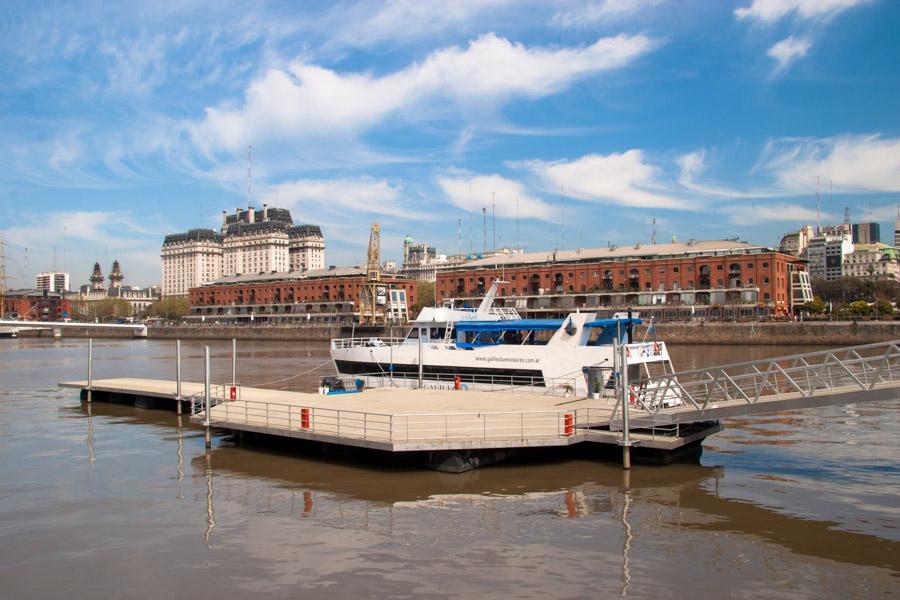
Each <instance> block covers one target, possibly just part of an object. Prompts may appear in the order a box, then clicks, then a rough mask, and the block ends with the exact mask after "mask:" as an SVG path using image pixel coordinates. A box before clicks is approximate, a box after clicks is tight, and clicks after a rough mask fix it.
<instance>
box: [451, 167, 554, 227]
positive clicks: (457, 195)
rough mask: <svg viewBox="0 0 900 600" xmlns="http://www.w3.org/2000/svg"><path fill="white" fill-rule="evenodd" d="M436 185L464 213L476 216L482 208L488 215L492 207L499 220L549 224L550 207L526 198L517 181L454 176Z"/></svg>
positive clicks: (499, 176) (479, 176)
mask: <svg viewBox="0 0 900 600" xmlns="http://www.w3.org/2000/svg"><path fill="white" fill-rule="evenodd" d="M437 181H438V185H439V186H440V188H441V189H442V190H443V191H444V195H445V196H446V197H447V199H448V200H449V201H450V202H451V203H453V204H454V205H455V206H457V207H459V208H461V209H463V210H464V211H466V212H469V213H480V212H481V209H482V208H486V209H487V210H488V212H491V209H492V205H493V207H495V208H496V211H497V216H498V217H501V218H508V219H514V218H516V217H517V216H518V217H520V218H523V219H540V220H542V221H552V220H553V211H552V208H551V207H550V205H548V204H547V203H545V202H543V201H542V200H540V199H538V198H535V197H534V196H532V195H530V194H529V193H528V192H527V191H526V189H525V187H524V186H523V185H522V184H521V183H519V182H518V181H514V180H512V179H507V178H506V177H503V176H501V175H496V174H494V175H471V174H468V173H454V174H451V175H447V176H443V177H438V180H437Z"/></svg>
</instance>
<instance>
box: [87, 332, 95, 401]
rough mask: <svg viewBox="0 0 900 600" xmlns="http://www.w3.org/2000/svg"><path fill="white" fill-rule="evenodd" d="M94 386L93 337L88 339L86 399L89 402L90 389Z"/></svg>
mask: <svg viewBox="0 0 900 600" xmlns="http://www.w3.org/2000/svg"><path fill="white" fill-rule="evenodd" d="M93 387H94V338H89V339H88V373H87V401H88V403H90V402H91V391H92V390H93Z"/></svg>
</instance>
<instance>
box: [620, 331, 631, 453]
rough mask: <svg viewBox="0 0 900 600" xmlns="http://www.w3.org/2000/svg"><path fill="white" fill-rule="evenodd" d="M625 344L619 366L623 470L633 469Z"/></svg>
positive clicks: (622, 346) (621, 351) (621, 350)
mask: <svg viewBox="0 0 900 600" xmlns="http://www.w3.org/2000/svg"><path fill="white" fill-rule="evenodd" d="M626 348H627V347H626V346H625V345H624V344H623V345H621V346H619V352H620V353H621V354H620V356H619V365H620V366H621V368H622V468H623V469H630V468H631V438H630V435H629V432H628V402H629V400H630V394H629V389H628V352H627V350H626Z"/></svg>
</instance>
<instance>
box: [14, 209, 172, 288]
mask: <svg viewBox="0 0 900 600" xmlns="http://www.w3.org/2000/svg"><path fill="white" fill-rule="evenodd" d="M172 231H173V228H172V226H171V224H169V223H166V222H165V221H163V220H161V219H160V218H159V217H150V218H147V217H146V216H143V217H141V218H138V217H136V216H135V215H133V214H131V213H129V212H122V211H87V210H74V211H52V212H49V213H42V214H30V213H28V214H24V215H22V217H21V220H19V221H18V222H16V223H14V224H11V225H10V226H9V227H6V228H5V229H3V235H4V237H5V239H6V242H7V243H8V244H9V247H8V254H9V257H10V260H9V263H8V264H9V270H10V272H11V273H13V274H15V275H16V276H17V277H18V279H17V280H16V281H15V287H29V286H32V285H34V280H33V276H34V274H35V273H36V272H39V271H45V270H50V269H51V268H52V267H53V260H54V259H56V261H57V266H58V268H61V269H62V270H65V271H70V272H71V274H72V277H73V280H72V285H73V286H77V285H80V284H81V283H87V281H86V278H87V275H88V274H89V273H90V268H91V267H92V266H93V264H94V262H95V261H100V262H101V263H103V262H104V261H105V260H107V255H108V260H109V262H110V263H111V262H112V260H113V259H114V258H118V259H119V260H120V261H122V267H123V269H125V270H126V276H127V277H128V280H127V281H126V283H127V284H129V285H138V284H140V285H149V284H152V283H157V282H158V280H159V248H160V243H161V239H162V236H163V235H165V234H166V233H171V232H172ZM101 266H103V268H104V270H106V269H108V268H109V265H101ZM82 278H83V279H82Z"/></svg>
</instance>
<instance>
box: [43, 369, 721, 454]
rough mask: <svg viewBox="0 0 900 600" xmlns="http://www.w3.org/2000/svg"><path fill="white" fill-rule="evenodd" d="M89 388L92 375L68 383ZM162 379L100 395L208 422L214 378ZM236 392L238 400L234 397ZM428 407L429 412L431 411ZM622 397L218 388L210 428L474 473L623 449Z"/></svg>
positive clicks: (646, 433) (668, 438) (661, 443)
mask: <svg viewBox="0 0 900 600" xmlns="http://www.w3.org/2000/svg"><path fill="white" fill-rule="evenodd" d="M60 386H62V387H68V388H75V389H80V390H82V397H86V394H87V388H88V383H87V381H72V382H63V383H60ZM176 388H177V382H176V381H165V380H153V379H126V378H121V379H102V380H95V381H93V382H92V385H91V393H92V396H93V399H94V400H95V401H112V402H127V403H133V404H136V405H138V406H145V407H159V408H176V407H177V404H178V403H182V405H183V406H184V408H185V410H186V411H187V412H190V413H191V421H192V422H194V423H196V424H198V425H206V424H207V423H206V414H205V411H204V406H203V403H202V399H203V395H204V384H202V383H194V382H182V383H181V389H182V398H181V400H178V399H177V395H176ZM232 398H233V399H232ZM423 408H424V409H426V410H423ZM613 415H614V400H612V399H599V400H593V399H590V398H588V399H584V398H582V399H574V398H566V397H563V396H557V395H551V394H545V395H540V394H533V393H523V392H517V391H455V390H443V389H420V390H417V389H408V388H397V387H381V388H367V389H365V390H364V391H362V392H359V393H343V394H328V395H324V394H313V393H304V392H288V391H280V390H270V389H263V388H252V387H242V386H230V385H224V386H222V385H217V386H213V387H212V391H211V401H210V410H209V423H208V424H209V426H210V427H215V428H219V429H227V430H230V431H233V432H248V433H252V434H262V435H267V436H277V437H283V438H294V439H300V440H309V441H314V442H322V443H325V444H329V445H332V446H339V447H348V448H360V449H366V450H371V451H380V452H387V453H416V454H418V455H420V456H421V455H422V454H423V453H424V454H427V455H428V459H427V460H426V461H424V463H425V466H431V467H434V468H440V469H441V470H451V471H455V472H457V471H464V470H468V469H469V468H473V467H474V466H478V465H483V464H488V463H491V462H497V461H498V460H501V459H503V458H506V457H508V456H510V455H512V454H513V453H514V451H516V450H520V449H524V448H551V447H565V446H572V445H575V444H603V445H611V446H617V445H619V443H620V441H621V438H622V436H621V434H620V433H617V432H615V431H612V430H610V428H609V423H610V419H611V417H613ZM720 430H721V426H720V425H719V424H718V423H717V422H704V423H702V424H699V425H698V424H696V423H695V424H691V425H675V426H668V427H661V428H654V427H650V428H648V429H647V430H632V431H631V443H632V445H633V446H636V447H637V448H639V449H641V451H640V452H638V457H640V456H644V457H645V458H647V459H648V460H651V461H653V462H667V461H669V460H671V459H673V458H677V457H678V456H679V455H680V454H682V453H683V451H684V450H687V449H690V450H697V449H698V446H699V444H700V442H701V441H702V440H703V439H705V438H706V437H707V436H709V435H711V434H713V433H716V432H718V431H720Z"/></svg>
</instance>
